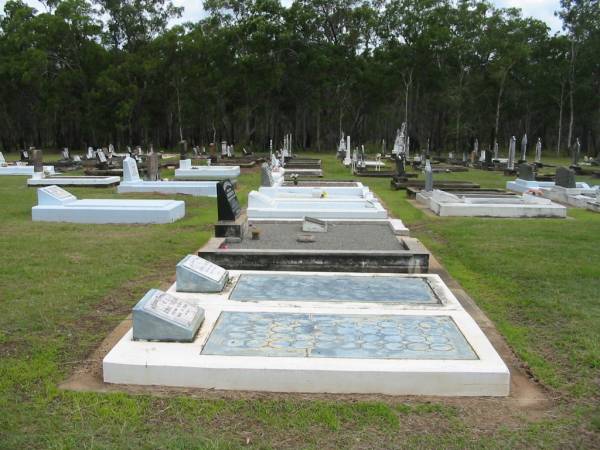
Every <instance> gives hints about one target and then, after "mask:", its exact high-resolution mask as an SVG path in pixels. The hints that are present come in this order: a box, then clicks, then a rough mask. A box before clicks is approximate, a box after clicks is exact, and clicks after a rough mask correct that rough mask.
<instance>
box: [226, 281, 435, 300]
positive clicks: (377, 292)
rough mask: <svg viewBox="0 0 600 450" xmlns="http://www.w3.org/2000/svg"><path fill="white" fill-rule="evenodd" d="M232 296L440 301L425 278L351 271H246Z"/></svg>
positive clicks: (269, 298)
mask: <svg viewBox="0 0 600 450" xmlns="http://www.w3.org/2000/svg"><path fill="white" fill-rule="evenodd" d="M229 298H230V300H237V301H276V300H279V301H319V302H374V303H401V304H409V305H436V304H440V300H439V298H438V297H437V296H436V295H435V293H434V291H433V289H431V286H430V285H429V283H428V282H427V281H426V280H425V279H424V278H403V277H382V276H367V277H353V276H348V275H337V276H326V277H324V276H323V277H322V276H315V275H291V274H273V275H271V274H269V275H267V274H243V275H241V276H240V278H239V280H238V282H237V284H236V286H235V288H234V289H233V292H232V293H231V295H230V297H229Z"/></svg>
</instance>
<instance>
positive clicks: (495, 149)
mask: <svg viewBox="0 0 600 450" xmlns="http://www.w3.org/2000/svg"><path fill="white" fill-rule="evenodd" d="M494 159H498V141H494Z"/></svg>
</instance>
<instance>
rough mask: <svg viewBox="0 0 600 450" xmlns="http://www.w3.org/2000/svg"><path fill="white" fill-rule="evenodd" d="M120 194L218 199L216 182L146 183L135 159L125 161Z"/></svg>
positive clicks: (118, 190)
mask: <svg viewBox="0 0 600 450" xmlns="http://www.w3.org/2000/svg"><path fill="white" fill-rule="evenodd" d="M117 192H119V194H125V193H139V192H152V193H158V194H184V195H192V196H195V197H216V196H217V183H216V182H215V181H144V180H142V179H141V178H140V175H139V172H138V168H137V163H136V162H135V160H134V159H133V158H129V157H127V158H125V159H124V160H123V181H122V182H121V184H119V186H118V188H117Z"/></svg>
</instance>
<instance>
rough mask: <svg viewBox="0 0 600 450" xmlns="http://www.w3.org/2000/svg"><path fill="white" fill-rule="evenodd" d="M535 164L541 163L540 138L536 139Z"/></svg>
mask: <svg viewBox="0 0 600 450" xmlns="http://www.w3.org/2000/svg"><path fill="white" fill-rule="evenodd" d="M535 162H536V163H539V162H542V138H540V137H539V138H538V140H537V142H536V144H535Z"/></svg>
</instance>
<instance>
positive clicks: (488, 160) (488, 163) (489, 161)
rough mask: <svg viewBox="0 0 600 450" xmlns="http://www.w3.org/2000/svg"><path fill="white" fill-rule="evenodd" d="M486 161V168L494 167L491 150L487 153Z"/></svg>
mask: <svg viewBox="0 0 600 450" xmlns="http://www.w3.org/2000/svg"><path fill="white" fill-rule="evenodd" d="M484 161H485V165H486V167H490V166H492V165H493V164H494V161H493V155H492V152H491V151H490V150H489V149H488V150H487V151H486V152H485V158H484Z"/></svg>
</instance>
